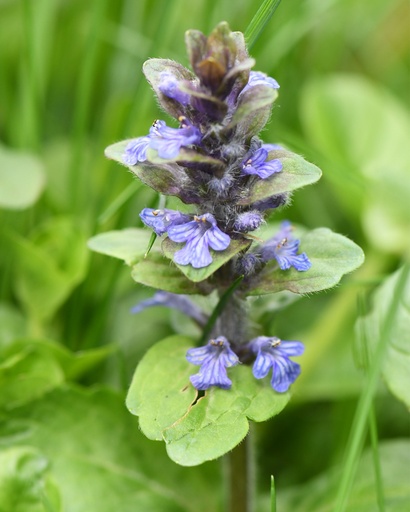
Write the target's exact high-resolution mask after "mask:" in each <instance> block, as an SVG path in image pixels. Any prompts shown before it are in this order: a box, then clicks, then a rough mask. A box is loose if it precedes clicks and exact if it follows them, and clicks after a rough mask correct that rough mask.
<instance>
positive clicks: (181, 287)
mask: <svg viewBox="0 0 410 512" xmlns="http://www.w3.org/2000/svg"><path fill="white" fill-rule="evenodd" d="M131 276H132V278H133V279H134V281H136V282H137V283H140V284H143V285H145V286H150V287H151V288H156V289H159V290H164V291H166V292H172V293H182V294H193V293H194V294H195V293H199V294H207V293H210V291H211V290H207V289H206V288H205V287H201V286H200V285H198V284H196V283H194V282H192V281H190V280H189V279H187V278H186V277H185V276H184V274H183V273H182V272H181V271H180V270H179V269H178V268H177V267H176V266H175V265H174V264H173V263H170V261H169V260H168V259H166V258H164V256H162V255H161V254H159V253H156V252H150V254H149V256H147V258H145V259H142V260H141V261H139V262H138V263H137V264H136V265H134V266H133V267H132V272H131Z"/></svg>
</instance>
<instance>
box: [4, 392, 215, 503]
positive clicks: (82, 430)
mask: <svg viewBox="0 0 410 512" xmlns="http://www.w3.org/2000/svg"><path fill="white" fill-rule="evenodd" d="M22 444H24V445H26V446H27V445H29V446H32V447H34V448H35V449H37V450H39V451H40V452H41V453H42V455H43V456H44V457H45V458H46V459H47V460H48V461H49V464H50V466H49V467H50V469H49V474H50V477H51V478H52V479H53V481H54V482H55V483H56V485H57V486H58V488H59V491H60V495H61V509H62V510H64V512H91V511H93V512H94V511H98V512H113V511H116V510H118V511H121V512H135V511H139V510H140V511H157V510H161V511H164V512H166V511H169V512H171V511H172V512H208V511H209V510H217V508H218V503H219V501H220V499H221V497H220V495H219V492H217V491H216V490H217V489H218V483H219V482H220V474H219V468H218V466H217V465H213V464H210V465H209V467H204V468H202V467H201V468H194V469H190V470H187V469H186V468H181V467H179V466H177V465H176V464H174V463H172V462H171V461H170V460H169V459H168V457H166V455H165V453H164V449H163V447H162V446H161V445H160V444H159V443H158V444H157V443H152V442H151V441H148V440H147V439H145V438H144V436H143V435H142V434H141V433H140V432H139V430H138V426H137V422H136V421H135V418H133V417H132V416H131V415H130V414H129V412H128V411H127V410H126V408H125V407H124V397H123V396H122V394H119V393H116V392H113V391H108V390H102V389H99V390H93V391H83V390H81V389H74V388H66V389H64V388H63V389H59V390H55V391H53V392H51V393H49V394H48V395H46V396H44V397H43V398H42V399H40V400H37V401H35V402H33V403H31V404H27V405H26V406H24V407H22V408H19V409H16V410H14V411H13V416H12V418H10V419H9V420H6V421H2V422H1V423H0V445H3V446H6V447H12V446H19V445H22ZM84 482H86V490H85V488H84ZM81 489H83V491H84V492H83V491H81V492H79V490H81ZM6 510H7V512H8V511H9V510H10V512H11V510H13V509H6ZM57 510H59V509H57ZM13 512H14V510H13ZM20 512H23V510H22V511H20ZM24 512H26V511H25V510H24ZM30 512H31V511H30ZM36 512H37V511H36ZM41 512H43V511H41ZM47 512H49V511H47Z"/></svg>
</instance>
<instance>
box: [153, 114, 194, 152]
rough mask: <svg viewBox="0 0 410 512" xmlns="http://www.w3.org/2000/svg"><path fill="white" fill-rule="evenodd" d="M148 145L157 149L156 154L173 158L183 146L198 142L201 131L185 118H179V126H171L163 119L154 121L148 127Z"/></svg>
mask: <svg viewBox="0 0 410 512" xmlns="http://www.w3.org/2000/svg"><path fill="white" fill-rule="evenodd" d="M150 139H151V140H150V145H149V147H150V148H152V149H156V150H157V151H158V156H160V157H161V158H165V159H172V158H175V157H176V156H177V155H178V153H179V152H180V150H181V147H183V146H189V145H191V144H199V143H200V142H201V139H202V135H201V132H200V131H199V130H198V128H197V127H196V126H194V125H193V124H191V123H189V121H188V120H187V119H185V118H182V119H181V128H171V127H169V126H167V125H166V124H165V121H161V120H158V121H155V123H154V124H153V126H152V127H151V129H150Z"/></svg>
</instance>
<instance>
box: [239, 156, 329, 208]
mask: <svg viewBox="0 0 410 512" xmlns="http://www.w3.org/2000/svg"><path fill="white" fill-rule="evenodd" d="M276 158H277V159H278V160H280V161H281V162H282V165H283V168H282V170H281V171H280V172H278V173H276V174H273V175H272V176H271V177H270V178H266V179H264V180H262V179H259V178H254V182H253V184H252V185H251V187H250V191H249V193H248V195H247V196H244V197H243V198H241V199H240V200H239V201H238V202H239V204H241V205H248V204H252V203H254V202H256V201H261V200H262V199H267V198H268V197H272V196H274V195H276V194H282V193H283V192H291V191H292V190H296V189H297V188H301V187H304V186H305V185H310V184H311V183H315V182H316V181H318V180H319V179H320V177H321V175H322V171H321V170H320V169H319V168H318V167H316V165H313V164H311V163H309V162H307V161H306V160H305V159H304V158H302V157H301V156H299V155H296V154H295V153H291V152H289V151H285V150H275V151H270V152H269V160H273V159H276Z"/></svg>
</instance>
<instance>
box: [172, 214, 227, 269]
mask: <svg viewBox="0 0 410 512" xmlns="http://www.w3.org/2000/svg"><path fill="white" fill-rule="evenodd" d="M167 233H168V236H169V238H170V239H171V240H172V241H174V242H178V243H181V242H187V244H186V245H185V247H183V248H182V249H180V250H179V251H177V252H176V253H175V254H174V261H175V262H176V263H179V264H180V265H189V264H191V265H192V266H193V267H194V268H202V267H207V266H208V265H210V264H211V263H212V256H211V254H210V252H209V247H211V249H213V250H214V251H223V250H224V249H226V248H227V247H228V246H229V244H230V242H231V239H230V238H229V236H228V235H227V234H226V233H224V232H223V231H221V230H220V229H219V228H218V226H217V224H216V220H215V217H214V216H213V215H211V214H210V213H205V214H204V215H200V216H195V217H194V219H193V220H191V221H190V222H186V223H184V224H171V225H170V226H168V228H167Z"/></svg>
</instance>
